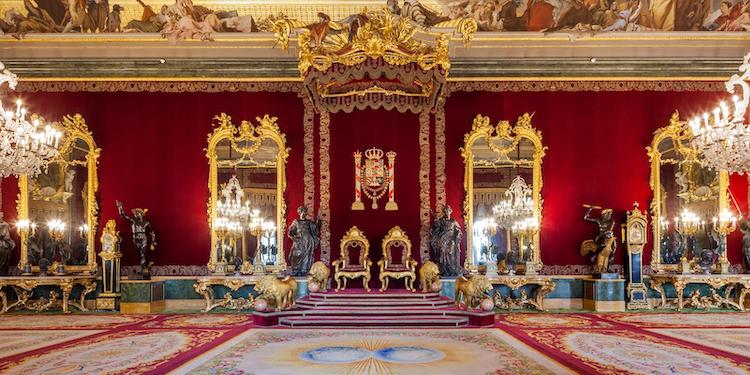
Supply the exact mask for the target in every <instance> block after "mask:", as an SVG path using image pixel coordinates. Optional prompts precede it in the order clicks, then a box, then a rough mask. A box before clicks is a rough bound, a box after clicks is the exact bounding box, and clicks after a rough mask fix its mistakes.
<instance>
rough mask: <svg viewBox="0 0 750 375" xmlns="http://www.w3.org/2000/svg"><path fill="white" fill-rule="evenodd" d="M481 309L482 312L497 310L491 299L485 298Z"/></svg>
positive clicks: (480, 305) (481, 303) (480, 304)
mask: <svg viewBox="0 0 750 375" xmlns="http://www.w3.org/2000/svg"><path fill="white" fill-rule="evenodd" d="M479 307H480V308H481V309H482V311H492V309H494V308H495V303H494V302H492V300H491V299H489V298H485V299H483V300H482V302H480V303H479Z"/></svg>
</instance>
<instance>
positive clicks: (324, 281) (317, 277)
mask: <svg viewBox="0 0 750 375" xmlns="http://www.w3.org/2000/svg"><path fill="white" fill-rule="evenodd" d="M308 275H309V276H308V277H307V282H308V283H312V282H316V283H318V285H320V291H321V292H327V291H328V288H329V287H330V283H331V280H330V277H331V270H330V269H329V268H328V266H326V264H325V263H323V262H321V261H317V262H315V263H313V265H312V267H310V273H309V274H308Z"/></svg>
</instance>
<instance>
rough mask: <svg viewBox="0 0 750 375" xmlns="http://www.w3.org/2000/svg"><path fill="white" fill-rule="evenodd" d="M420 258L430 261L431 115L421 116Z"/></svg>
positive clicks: (422, 114)
mask: <svg viewBox="0 0 750 375" xmlns="http://www.w3.org/2000/svg"><path fill="white" fill-rule="evenodd" d="M419 187H420V192H419V224H420V226H419V258H420V259H421V260H422V263H424V262H425V261H426V260H428V259H430V219H431V218H430V207H431V204H430V113H429V112H421V113H420V114H419Z"/></svg>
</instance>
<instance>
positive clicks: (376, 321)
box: [279, 315, 469, 328]
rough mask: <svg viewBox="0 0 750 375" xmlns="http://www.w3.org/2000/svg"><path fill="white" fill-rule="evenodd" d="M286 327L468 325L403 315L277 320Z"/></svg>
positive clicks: (466, 321)
mask: <svg viewBox="0 0 750 375" xmlns="http://www.w3.org/2000/svg"><path fill="white" fill-rule="evenodd" d="M279 324H280V325H282V326H287V327H316V328H329V327H330V328H345V327H379V328H381V327H404V326H409V327H462V326H466V325H468V324H469V319H468V318H466V317H437V316H436V317H425V316H421V315H413V316H412V315H405V316H399V317H384V316H373V317H361V316H360V317H344V316H331V317H306V316H305V317H287V318H281V319H279Z"/></svg>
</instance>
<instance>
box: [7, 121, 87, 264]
mask: <svg viewBox="0 0 750 375" xmlns="http://www.w3.org/2000/svg"><path fill="white" fill-rule="evenodd" d="M57 125H58V126H59V127H60V128H61V130H62V132H63V137H62V140H61V141H60V147H59V150H60V154H59V155H58V156H57V157H56V158H55V159H52V160H51V161H52V162H55V161H60V160H64V157H63V155H65V154H66V153H67V152H68V151H69V150H70V148H71V147H73V145H74V144H75V141H76V140H78V139H80V140H82V141H84V142H86V145H87V146H88V148H89V151H88V153H87V154H86V170H87V176H86V177H87V181H86V185H87V196H86V203H87V204H86V211H87V212H86V213H85V215H86V224H87V225H88V227H89V229H88V236H87V238H86V245H87V258H88V259H87V262H86V264H84V265H66V266H65V271H66V272H72V273H78V272H80V273H84V274H90V273H94V272H96V270H97V262H96V249H95V246H96V233H97V225H98V217H97V214H98V212H99V205H98V204H97V201H96V193H97V191H98V190H99V177H98V172H97V167H98V164H99V155H100V153H101V149H100V148H97V147H96V142H95V141H94V136H93V134H92V133H91V131H90V130H89V128H88V125H87V124H86V120H85V119H84V118H83V116H81V115H80V114H78V113H76V114H74V115H65V116H64V117H63V119H62V122H61V123H59V124H57ZM18 189H19V194H18V200H17V202H16V203H17V205H16V207H17V209H18V220H19V221H20V220H28V219H29V176H28V175H26V174H22V175H20V176H19V177H18ZM68 225H70V223H68ZM20 237H21V259H20V261H19V262H18V268H19V269H23V267H24V265H25V264H26V263H27V262H28V260H29V254H28V246H27V244H26V240H27V239H28V234H27V233H25V232H21V233H20ZM32 272H39V266H32Z"/></svg>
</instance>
